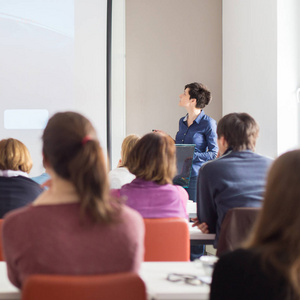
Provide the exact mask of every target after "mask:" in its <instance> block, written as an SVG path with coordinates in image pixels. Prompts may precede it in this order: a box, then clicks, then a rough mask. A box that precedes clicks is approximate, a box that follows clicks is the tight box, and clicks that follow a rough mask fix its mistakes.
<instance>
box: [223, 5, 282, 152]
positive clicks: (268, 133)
mask: <svg viewBox="0 0 300 300" xmlns="http://www.w3.org/2000/svg"><path fill="white" fill-rule="evenodd" d="M230 112H247V113H249V114H250V115H252V116H253V117H254V118H255V119H256V121H257V122H258V123H259V125H260V136H259V139H258V143H257V147H256V148H257V149H256V150H257V152H259V153H261V154H264V155H269V156H274V157H275V156H276V155H277V139H278V138H277V126H278V125H277V1H274V0H264V1H261V0H244V1H240V0H224V1H223V115H225V114H227V113H230Z"/></svg>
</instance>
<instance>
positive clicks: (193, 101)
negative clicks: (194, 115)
mask: <svg viewBox="0 0 300 300" xmlns="http://www.w3.org/2000/svg"><path fill="white" fill-rule="evenodd" d="M190 101H191V103H192V104H194V105H195V106H196V104H197V100H196V98H191V99H190Z"/></svg>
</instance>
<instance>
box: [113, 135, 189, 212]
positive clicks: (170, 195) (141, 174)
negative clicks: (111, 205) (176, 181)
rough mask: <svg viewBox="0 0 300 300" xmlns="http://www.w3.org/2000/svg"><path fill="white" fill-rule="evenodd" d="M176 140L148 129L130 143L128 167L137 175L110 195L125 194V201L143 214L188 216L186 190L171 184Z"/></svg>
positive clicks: (174, 165) (174, 169) (174, 168)
mask: <svg viewBox="0 0 300 300" xmlns="http://www.w3.org/2000/svg"><path fill="white" fill-rule="evenodd" d="M175 151H176V148H175V144H174V141H173V140H172V138H171V137H169V136H168V135H166V134H163V133H149V134H146V135H145V136H143V137H142V138H141V139H140V140H139V141H138V142H137V143H136V144H135V146H134V147H133V149H132V150H131V152H130V153H129V156H128V159H127V165H128V169H129V171H130V172H131V173H132V174H134V175H135V176H136V179H134V180H133V181H132V182H131V183H129V184H125V185H123V186H122V188H121V189H119V190H112V194H113V195H121V196H126V198H127V202H126V204H127V205H128V206H129V207H131V208H134V209H135V210H137V211H138V212H139V213H140V214H141V215H142V216H143V218H171V217H180V218H187V212H186V203H187V200H188V194H187V192H186V191H185V190H184V188H182V187H181V186H177V185H173V184H172V179H173V177H174V175H175V173H176V155H175Z"/></svg>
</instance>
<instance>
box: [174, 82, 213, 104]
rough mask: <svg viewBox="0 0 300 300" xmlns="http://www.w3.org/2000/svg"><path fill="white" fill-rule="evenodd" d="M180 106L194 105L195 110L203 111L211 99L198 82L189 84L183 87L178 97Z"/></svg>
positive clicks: (209, 94) (205, 88) (208, 92)
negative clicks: (182, 91)
mask: <svg viewBox="0 0 300 300" xmlns="http://www.w3.org/2000/svg"><path fill="white" fill-rule="evenodd" d="M179 97H180V102H179V105H180V106H187V105H194V106H195V108H200V109H203V108H204V107H205V106H206V105H208V104H209V102H210V101H211V99H212V96H211V92H210V91H209V90H208V88H207V87H206V86H205V85H204V84H202V83H198V82H193V83H189V84H187V85H186V86H185V87H184V93H183V94H181V95H180V96H179Z"/></svg>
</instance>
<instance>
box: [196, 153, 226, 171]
mask: <svg viewBox="0 0 300 300" xmlns="http://www.w3.org/2000/svg"><path fill="white" fill-rule="evenodd" d="M230 154H231V152H229V153H227V154H224V155H222V156H220V157H218V158H215V159H213V160H209V161H207V162H205V163H204V164H203V165H202V166H201V169H200V170H201V172H210V171H215V170H216V169H222V168H224V166H226V165H227V164H228V163H230V162H229V161H230V158H231V155H230Z"/></svg>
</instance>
